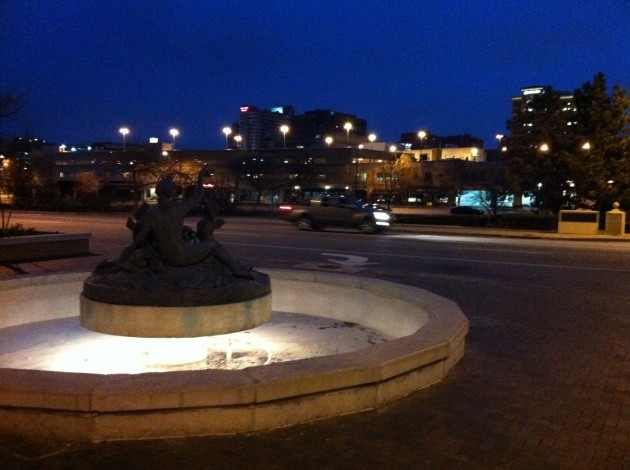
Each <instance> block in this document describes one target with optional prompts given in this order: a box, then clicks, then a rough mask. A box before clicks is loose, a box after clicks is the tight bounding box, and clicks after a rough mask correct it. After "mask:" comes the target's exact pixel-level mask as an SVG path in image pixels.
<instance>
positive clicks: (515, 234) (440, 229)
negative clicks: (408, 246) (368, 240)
mask: <svg viewBox="0 0 630 470" xmlns="http://www.w3.org/2000/svg"><path fill="white" fill-rule="evenodd" d="M391 231H392V232H410V233H430V234H434V235H459V236H475V237H503V238H538V239H545V240H565V241H598V242H630V234H627V233H626V234H625V235H622V236H613V235H608V234H606V233H605V232H603V231H600V232H599V233H598V234H597V235H594V234H589V235H583V234H577V233H558V232H543V231H539V230H516V229H500V228H486V227H462V226H456V225H424V224H398V223H394V225H393V226H392V228H391Z"/></svg>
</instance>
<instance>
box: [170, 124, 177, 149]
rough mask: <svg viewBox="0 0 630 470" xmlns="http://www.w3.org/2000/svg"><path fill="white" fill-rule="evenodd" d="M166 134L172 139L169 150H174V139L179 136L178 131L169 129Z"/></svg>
mask: <svg viewBox="0 0 630 470" xmlns="http://www.w3.org/2000/svg"><path fill="white" fill-rule="evenodd" d="M168 133H169V134H171V136H172V137H173V145H172V147H171V150H175V137H177V136H178V135H179V131H178V130H177V129H171V130H170V131H168Z"/></svg>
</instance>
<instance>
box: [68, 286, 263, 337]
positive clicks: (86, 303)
mask: <svg viewBox="0 0 630 470" xmlns="http://www.w3.org/2000/svg"><path fill="white" fill-rule="evenodd" d="M270 318H271V294H267V295H265V296H262V297H259V298H256V299H250V300H246V301H243V302H235V303H229V304H218V305H203V306H187V307H161V306H146V305H120V304H111V303H105V302H98V301H94V300H91V299H88V298H87V297H85V296H84V295H81V325H83V326H84V327H85V328H87V329H89V330H92V331H96V332H99V333H106V334H110V335H118V336H134V337H141V338H192V337H197V336H212V335H220V334H225V333H232V332H235V331H242V330H248V329H250V328H254V327H256V326H259V325H262V324H264V323H266V322H268V321H269V319H270Z"/></svg>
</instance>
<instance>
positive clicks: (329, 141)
mask: <svg viewBox="0 0 630 470" xmlns="http://www.w3.org/2000/svg"><path fill="white" fill-rule="evenodd" d="M324 140H325V141H326V144H327V145H328V148H330V144H332V143H333V138H332V137H330V136H328V137H326V139H324Z"/></svg>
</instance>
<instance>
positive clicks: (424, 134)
mask: <svg viewBox="0 0 630 470" xmlns="http://www.w3.org/2000/svg"><path fill="white" fill-rule="evenodd" d="M426 136H427V133H426V132H425V131H420V132H418V137H419V138H420V151H422V149H424V147H423V145H422V141H423V140H424V139H425V138H426Z"/></svg>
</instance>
